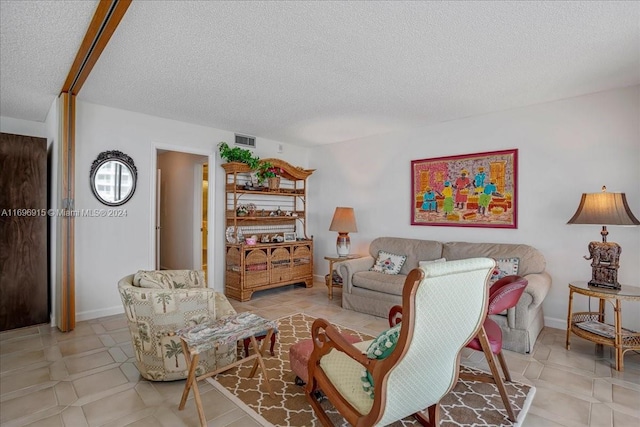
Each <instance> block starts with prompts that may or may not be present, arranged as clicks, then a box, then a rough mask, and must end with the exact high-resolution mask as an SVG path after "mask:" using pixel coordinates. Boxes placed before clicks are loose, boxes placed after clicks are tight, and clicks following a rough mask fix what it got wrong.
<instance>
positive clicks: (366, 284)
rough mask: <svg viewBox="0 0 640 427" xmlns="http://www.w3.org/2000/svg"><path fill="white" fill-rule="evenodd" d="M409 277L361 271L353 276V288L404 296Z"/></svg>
mask: <svg viewBox="0 0 640 427" xmlns="http://www.w3.org/2000/svg"><path fill="white" fill-rule="evenodd" d="M406 278H407V276H405V275H403V274H394V275H390V274H383V273H376V272H375V271H360V272H358V273H356V274H354V275H353V277H352V280H353V286H355V287H356V288H363V289H369V290H371V291H375V292H381V293H385V294H391V295H402V288H403V287H404V281H405V279H406Z"/></svg>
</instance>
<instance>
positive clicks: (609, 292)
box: [566, 281, 640, 371]
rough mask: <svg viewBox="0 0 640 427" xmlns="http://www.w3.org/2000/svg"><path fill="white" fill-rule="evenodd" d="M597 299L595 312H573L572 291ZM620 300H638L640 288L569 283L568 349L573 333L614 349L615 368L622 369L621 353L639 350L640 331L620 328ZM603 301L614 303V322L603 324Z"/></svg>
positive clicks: (622, 356) (604, 302)
mask: <svg viewBox="0 0 640 427" xmlns="http://www.w3.org/2000/svg"><path fill="white" fill-rule="evenodd" d="M574 293H578V294H581V295H586V296H588V297H595V298H599V299H600V301H599V304H598V311H586V312H577V313H574V312H573V294H574ZM622 300H627V301H640V287H636V286H625V285H623V286H622V288H621V289H608V288H598V287H595V286H589V284H588V283H587V282H577V281H576V282H571V283H569V312H568V314H567V342H566V347H567V350H570V349H571V345H570V343H569V338H570V337H571V333H572V332H573V333H574V334H576V335H577V336H579V337H581V338H584V339H586V340H589V341H591V342H594V343H596V344H597V345H608V346H611V347H613V348H614V349H615V353H616V362H615V369H616V371H623V370H624V353H625V352H627V351H629V350H636V351H637V350H640V333H638V332H633V331H630V330H628V329H624V328H623V327H622V304H621V301H622ZM606 302H608V303H610V304H611V305H612V306H613V310H614V315H613V325H608V324H606V323H604V321H605V305H606Z"/></svg>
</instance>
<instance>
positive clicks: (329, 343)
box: [311, 319, 374, 367]
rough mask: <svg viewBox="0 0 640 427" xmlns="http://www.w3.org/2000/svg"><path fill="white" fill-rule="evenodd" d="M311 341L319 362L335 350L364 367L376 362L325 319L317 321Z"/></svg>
mask: <svg viewBox="0 0 640 427" xmlns="http://www.w3.org/2000/svg"><path fill="white" fill-rule="evenodd" d="M311 339H312V340H313V353H312V355H313V356H314V357H317V360H318V361H319V360H320V358H321V357H322V356H324V355H325V354H327V353H329V351H331V349H333V348H335V349H336V350H338V351H341V352H343V353H345V354H346V355H347V356H349V357H351V358H352V359H354V360H355V361H356V362H358V363H360V364H361V365H363V366H364V367H368V366H370V365H371V363H372V362H373V361H374V360H372V359H369V358H368V357H367V355H366V354H363V353H362V352H361V351H360V350H358V349H357V348H356V347H354V346H353V344H351V343H350V342H349V341H347V340H346V339H345V338H344V337H343V336H342V334H341V333H340V332H339V331H338V329H336V327H335V326H333V325H332V324H330V323H329V321H327V320H325V319H316V320H315V321H314V322H313V325H312V326H311Z"/></svg>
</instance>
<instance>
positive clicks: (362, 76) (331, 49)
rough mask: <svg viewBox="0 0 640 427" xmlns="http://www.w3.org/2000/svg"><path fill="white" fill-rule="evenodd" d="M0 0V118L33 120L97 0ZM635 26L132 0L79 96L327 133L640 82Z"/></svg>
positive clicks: (212, 120) (348, 5)
mask: <svg viewBox="0 0 640 427" xmlns="http://www.w3.org/2000/svg"><path fill="white" fill-rule="evenodd" d="M1 3H2V21H1V22H2V32H1V34H2V45H1V46H0V47H1V50H0V52H1V54H2V69H1V71H2V73H1V75H0V79H1V80H2V86H1V89H2V101H1V104H0V105H1V108H2V115H5V116H10V117H17V118H25V119H30V120H43V119H44V116H45V115H46V110H47V109H48V108H49V106H50V103H51V101H52V100H53V98H52V97H51V96H52V94H55V93H56V90H54V89H55V88H56V86H55V84H54V85H53V87H51V86H50V84H51V83H52V82H54V83H56V84H58V89H59V87H61V86H62V83H63V81H64V78H65V77H66V72H67V71H68V66H70V64H71V62H72V60H73V56H74V54H75V50H76V49H77V46H78V45H79V44H80V41H81V38H82V33H83V32H84V29H86V26H87V25H88V22H89V21H90V16H87V11H86V9H87V8H89V9H92V8H93V7H94V5H95V2H68V1H57V2H54V3H55V5H58V6H55V7H53V6H52V5H51V4H47V5H46V8H47V9H59V10H56V11H55V12H54V11H51V10H49V11H48V14H43V13H41V12H42V9H45V7H44V6H42V4H43V3H45V2H7V1H6V0H2V1H1ZM5 3H20V4H22V3H27V4H29V5H30V6H25V5H22V6H20V7H19V9H22V10H23V12H22V13H14V14H9V15H10V16H9V17H8V18H5V9H7V10H8V9H10V8H9V7H8V6H5ZM70 3H73V4H72V7H70ZM88 4H89V5H92V6H93V7H89V6H88ZM12 8H17V7H16V6H15V5H13V6H12ZM69 9H71V13H70V11H69ZM34 12H35V15H36V19H31V18H32V16H31V15H32V14H34ZM91 12H92V10H91ZM60 22H63V23H65V24H64V25H63V26H60V25H56V23H58V24H59V23H60ZM69 22H70V23H71V25H68V23H69ZM639 23H640V3H639V2H596V1H584V2H581V1H571V2H315V1H314V2H303V1H296V2H267V1H254V2H240V1H237V2H236V1H230V2H213V1H141V0H134V1H133V3H132V4H131V6H130V7H129V10H128V11H127V13H126V15H125V16H124V19H123V20H122V22H121V23H120V26H119V27H118V29H117V31H116V32H115V34H114V36H113V37H112V39H111V41H110V43H109V45H108V46H107V48H106V49H105V51H104V52H103V54H102V56H101V58H100V60H99V61H98V63H97V64H96V66H95V68H94V70H93V72H92V74H91V75H90V77H89V79H88V80H87V82H86V84H85V86H84V88H83V89H82V91H81V92H80V95H79V98H80V99H82V100H85V101H89V102H93V103H97V104H102V105H108V106H113V107H117V108H122V109H126V110H131V111H138V112H143V113H147V114H152V115H155V116H160V117H166V118H171V119H176V120H181V121H186V122H190V123H197V124H202V125H207V126H212V127H215V128H220V129H226V130H230V131H234V132H238V133H243V134H249V135H256V136H258V137H264V138H270V139H274V140H279V141H283V142H289V143H294V144H300V145H313V144H324V143H333V142H340V141H346V140H351V139H355V138H359V137H363V136H367V135H374V134H380V133H386V132H390V131H397V130H402V129H408V128H413V127H418V126H424V125H428V124H432V123H437V122H442V121H447V120H453V119H457V118H462V117H468V116H472V115H478V114H485V113H488V112H492V111H499V110H505V109H509V108H516V107H521V106H525V105H531V104H536V103H540V102H547V101H551V100H556V99H562V98H566V97H571V96H577V95H582V94H587V93H593V92H598V91H602V90H608V89H612V88H616V87H624V86H630V85H635V84H640V25H639ZM77 28H82V32H80V33H78V32H77V31H76V30H77ZM7 47H9V48H11V49H12V50H11V51H10V52H9V53H8V54H5V49H7ZM58 52H60V53H62V55H60V57H59V56H58V55H57V53H58ZM69 52H72V54H71V55H68V54H69ZM54 53H55V55H54ZM6 60H9V61H11V63H10V64H5V61H6ZM64 65H67V68H66V69H64ZM31 69H37V72H35V71H27V70H31ZM23 70H24V71H23ZM5 94H7V95H8V96H7V97H6V98H8V100H5ZM23 94H25V96H23ZM47 99H48V100H47ZM39 101H43V105H37V103H38V102H39Z"/></svg>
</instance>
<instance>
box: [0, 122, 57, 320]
mask: <svg viewBox="0 0 640 427" xmlns="http://www.w3.org/2000/svg"><path fill="white" fill-rule="evenodd" d="M46 322H49V285H48V283H47V140H46V139H44V138H35V137H30V136H22V135H13V134H7V133H0V330H2V331H5V330H8V329H15V328H20V327H23V326H30V325H36V324H39V323H46Z"/></svg>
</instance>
